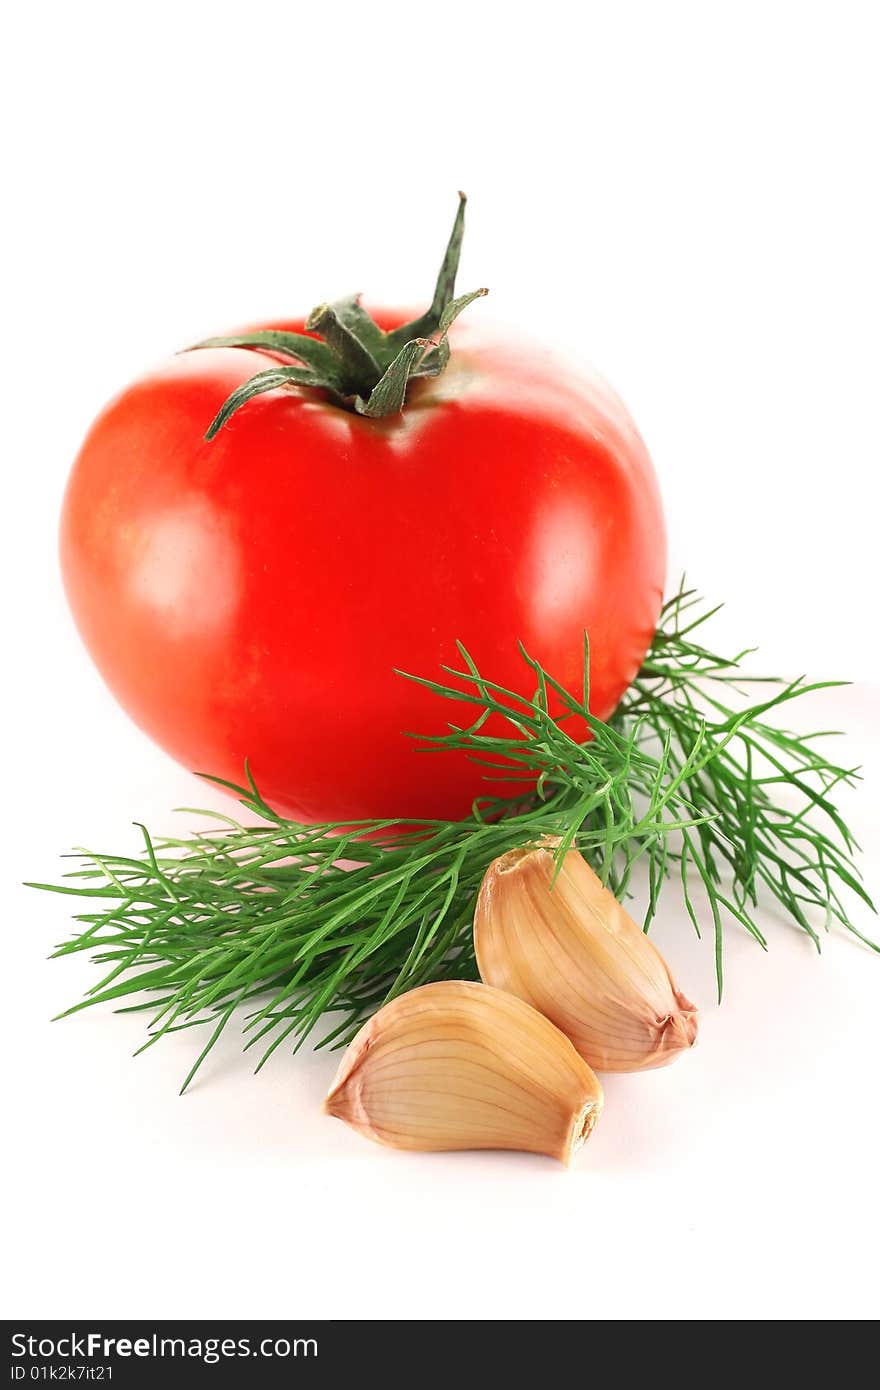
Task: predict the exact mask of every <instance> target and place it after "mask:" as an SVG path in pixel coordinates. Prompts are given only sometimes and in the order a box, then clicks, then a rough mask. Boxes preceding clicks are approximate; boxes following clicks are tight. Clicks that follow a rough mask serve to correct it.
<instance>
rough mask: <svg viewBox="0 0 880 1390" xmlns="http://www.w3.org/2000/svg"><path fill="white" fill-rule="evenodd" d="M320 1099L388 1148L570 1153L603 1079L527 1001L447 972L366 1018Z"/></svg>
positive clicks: (590, 1122) (586, 1129)
mask: <svg viewBox="0 0 880 1390" xmlns="http://www.w3.org/2000/svg"><path fill="white" fill-rule="evenodd" d="M324 1109H325V1111H327V1113H328V1114H331V1115H336V1116H337V1117H338V1118H339V1119H340V1120H345V1121H346V1123H347V1124H349V1125H351V1126H352V1127H353V1128H354V1129H357V1130H359V1131H360V1133H361V1134H364V1135H366V1136H367V1138H369V1139H374V1140H376V1141H377V1142H378V1143H380V1144H388V1145H390V1146H392V1147H393V1148H399V1149H422V1150H442V1149H523V1150H526V1151H529V1152H532V1153H543V1154H549V1155H550V1156H551V1157H552V1158H558V1159H560V1160H561V1162H563V1163H565V1164H568V1163H569V1162H570V1161H571V1158H572V1156H573V1155H574V1153H576V1152H577V1150H578V1149H579V1148H580V1146H581V1145H582V1144H583V1143H584V1141H585V1140H586V1139H587V1137H588V1135H589V1134H590V1132H591V1130H592V1128H593V1126H594V1124H595V1122H596V1120H597V1119H598V1117H599V1115H600V1113H601V1111H602V1087H601V1085H600V1084H599V1081H598V1079H597V1077H596V1076H594V1074H593V1072H592V1071H591V1069H590V1067H589V1066H588V1065H587V1064H586V1062H584V1060H583V1058H581V1057H579V1056H578V1054H577V1052H576V1051H575V1049H574V1048H573V1047H572V1045H571V1043H570V1042H569V1040H568V1038H566V1037H565V1036H564V1035H563V1034H562V1033H560V1032H559V1030H558V1028H555V1027H554V1026H553V1024H552V1023H550V1022H548V1020H547V1019H546V1018H543V1017H542V1016H541V1015H540V1014H539V1013H536V1011H535V1010H534V1009H532V1008H530V1007H529V1005H527V1004H524V1003H523V1002H522V1001H521V1000H519V999H516V998H514V996H513V995H511V994H503V993H502V992H501V991H500V990H496V989H492V988H490V986H489V985H484V984H476V983H474V982H470V981H462V980H448V981H439V982H438V983H436V984H430V985H422V986H421V988H419V989H414V990H411V991H410V993H409V994H402V995H400V996H399V997H398V998H396V999H393V1000H391V1002H390V1003H388V1004H386V1005H385V1006H384V1008H381V1009H380V1010H379V1012H378V1013H377V1014H375V1015H374V1016H373V1018H371V1019H370V1020H369V1021H368V1022H367V1023H366V1024H365V1025H364V1027H363V1028H362V1029H361V1031H360V1032H359V1033H358V1034H357V1036H356V1037H355V1039H354V1040H353V1042H352V1043H351V1044H350V1046H349V1048H348V1051H347V1052H346V1053H345V1056H344V1057H343V1059H342V1063H341V1065H340V1067H339V1071H338V1073H337V1075H336V1080H335V1081H334V1082H333V1085H332V1086H331V1088H330V1092H329V1095H328V1096H327V1099H326V1101H325V1102H324Z"/></svg>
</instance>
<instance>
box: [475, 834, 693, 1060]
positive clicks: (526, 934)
mask: <svg viewBox="0 0 880 1390" xmlns="http://www.w3.org/2000/svg"><path fill="white" fill-rule="evenodd" d="M558 843H559V842H558V841H557V840H550V839H546V840H544V841H542V842H541V843H540V844H537V845H527V846H525V847H523V848H522V849H518V850H513V851H511V852H510V853H509V854H505V855H502V856H501V857H500V858H499V859H496V860H495V861H494V862H493V863H492V864H490V866H489V868H488V870H487V872H486V875H485V878H484V879H483V884H482V887H481V889H480V894H479V898H478V900H477V910H476V915H475V919H474V944H475V948H476V955H477V964H478V966H479V969H480V975H481V976H482V978H483V980H485V981H486V983H487V984H490V985H494V986H495V987H496V988H498V989H503V990H508V991H509V992H510V993H511V994H515V995H517V996H518V997H519V998H520V999H523V1000H525V1001H526V1002H527V1003H529V1004H531V1005H533V1006H534V1008H536V1009H539V1010H540V1012H541V1013H543V1014H545V1015H546V1016H547V1018H549V1019H551V1020H552V1021H553V1022H554V1023H555V1024H556V1026H557V1027H558V1028H560V1029H561V1030H562V1032H563V1033H565V1034H566V1036H567V1037H569V1038H571V1041H572V1042H573V1044H574V1046H575V1047H576V1048H577V1050H578V1052H579V1053H580V1055H581V1056H582V1057H583V1058H585V1060H586V1061H588V1062H589V1064H590V1065H591V1066H593V1067H595V1068H596V1069H597V1071H642V1070H646V1069H647V1068H649V1067H661V1066H665V1065H666V1063H667V1062H671V1061H673V1060H674V1059H675V1058H676V1057H677V1056H678V1055H679V1054H680V1053H681V1052H684V1051H685V1050H686V1049H687V1048H689V1047H691V1046H692V1045H693V1043H694V1040H695V1038H696V1036H697V1011H696V1008H695V1007H694V1005H693V1004H691V1003H690V1002H689V1001H688V1000H687V999H686V998H685V996H684V995H683V994H682V993H681V991H680V990H678V989H677V988H676V986H675V984H674V982H673V980H672V977H671V975H670V973H669V969H668V967H667V965H666V962H665V961H664V959H663V957H662V956H661V955H660V952H659V951H658V950H657V949H656V947H655V946H654V945H653V944H652V942H651V941H649V939H648V937H647V936H646V935H645V933H644V932H643V931H641V930H640V928H639V927H638V926H637V925H636V923H635V922H634V921H633V920H632V918H631V917H630V916H629V914H628V913H627V912H626V910H625V909H624V908H623V907H622V906H621V904H620V903H619V902H618V901H617V899H616V898H615V897H614V895H613V894H612V893H611V892H610V891H609V890H608V889H607V888H605V887H604V886H603V884H602V883H601V882H600V880H599V879H598V877H597V876H596V874H595V873H594V872H593V870H592V869H591V868H590V866H589V864H588V863H587V862H586V860H585V859H584V858H583V856H582V855H581V854H579V853H578V851H577V850H569V851H568V852H567V853H566V854H565V855H564V857H563V860H562V863H561V865H560V866H559V870H558V873H557V872H556V870H557V864H556V854H555V851H556V848H557V846H558ZM554 874H555V875H556V877H555V881H554Z"/></svg>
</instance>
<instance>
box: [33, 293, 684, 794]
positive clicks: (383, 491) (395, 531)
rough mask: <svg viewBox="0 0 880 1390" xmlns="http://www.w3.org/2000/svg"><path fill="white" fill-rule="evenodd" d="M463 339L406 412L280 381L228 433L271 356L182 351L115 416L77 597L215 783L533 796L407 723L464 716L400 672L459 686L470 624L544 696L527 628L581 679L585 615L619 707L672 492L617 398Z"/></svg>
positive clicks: (597, 676)
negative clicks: (444, 667) (217, 418)
mask: <svg viewBox="0 0 880 1390" xmlns="http://www.w3.org/2000/svg"><path fill="white" fill-rule="evenodd" d="M375 316H376V318H377V319H378V321H379V322H380V324H381V325H382V326H383V327H386V328H388V327H393V326H396V325H397V324H399V323H402V322H404V321H405V320H406V318H407V317H408V316H407V315H405V314H403V313H399V314H398V313H394V312H393V311H388V312H385V313H384V314H383V313H379V312H377V313H376V315H375ZM261 327H270V328H286V329H291V330H294V331H297V332H301V331H302V330H303V324H302V322H301V321H300V322H284V323H272V324H265V325H261ZM451 343H452V348H453V351H452V358H451V361H450V364H449V366H448V368H447V370H446V372H445V373H444V374H443V375H442V376H440V377H438V378H437V379H435V380H432V381H419V382H415V383H413V384H412V386H411V388H410V392H409V396H408V399H407V405H406V408H405V410H404V412H403V414H402V415H400V416H396V417H394V418H390V419H383V420H368V419H364V418H362V417H360V416H357V415H355V414H353V413H349V412H348V411H345V410H343V409H341V408H339V407H338V406H336V405H333V404H330V403H328V402H326V401H324V400H323V399H321V398H320V396H319V395H318V394H317V393H314V392H312V393H307V392H297V391H294V390H279V391H272V392H270V393H267V394H266V395H264V396H260V397H258V398H255V399H254V400H252V401H250V402H249V403H248V404H247V405H246V406H244V407H243V408H242V409H241V410H239V411H238V412H237V413H236V414H235V415H234V416H233V417H232V418H231V419H230V421H229V422H228V423H227V424H226V425H225V426H224V427H223V429H221V430H220V432H219V433H218V434H217V436H216V438H215V439H214V440H213V441H212V442H211V443H206V442H205V440H204V434H205V431H206V429H207V427H208V425H209V424H210V422H211V420H212V419H213V417H214V415H215V414H216V412H217V410H218V409H219V408H220V406H221V405H222V403H223V401H224V400H225V398H226V397H227V396H228V395H229V393H230V392H231V391H232V390H233V389H234V388H235V387H237V386H238V385H240V384H241V383H242V382H244V381H246V380H247V379H248V378H249V377H250V376H253V375H254V373H255V372H257V371H259V370H261V369H262V368H263V367H265V366H268V365H271V359H269V358H267V356H266V355H265V354H262V353H257V352H253V351H249V350H246V349H242V348H220V349H205V350H199V351H193V352H188V353H182V354H180V355H179V356H177V357H174V358H171V359H170V360H169V361H167V362H166V363H164V364H163V365H162V366H160V367H159V368H157V369H156V370H154V371H152V372H150V373H148V374H147V375H146V376H144V377H142V378H141V379H140V380H138V381H136V382H135V383H133V384H132V385H131V386H129V387H128V388H127V389H126V390H124V391H123V392H122V393H121V394H120V395H118V396H117V397H116V398H115V399H114V400H113V401H111V402H110V404H109V405H108V406H107V407H106V408H105V409H104V411H102V413H101V414H100V415H99V417H98V419H97V420H96V421H95V423H94V425H93V426H92V428H91V430H90V432H89V434H88V436H87V438H86V440H85V442H84V444H83V446H82V449H81V451H80V453H79V456H78V458H77V460H76V463H75V465H74V468H73V471H72V474H71V477H70V481H69V483H68V487H67V492H66V495H65V500H64V506H63V510H62V519H61V561H62V572H63V576H64V582H65V587H66V590H67V594H68V598H69V601H70V605H71V608H72V610H73V613H74V617H75V619H76V622H77V624H78V627H79V629H80V632H81V634H82V637H83V639H84V641H85V643H86V645H87V647H88V648H89V650H90V652H91V654H92V656H93V658H94V660H95V662H96V664H97V666H98V668H99V670H100V671H101V673H102V675H103V677H104V679H105V680H106V682H107V684H108V685H109V687H110V689H111V690H112V691H113V693H114V694H115V695H116V697H117V699H118V700H119V701H120V703H121V704H122V705H123V706H124V708H125V709H126V710H127V711H128V713H129V714H130V715H131V716H132V717H133V718H134V719H135V720H136V722H137V723H138V724H139V725H140V726H141V727H142V728H143V729H144V730H145V731H146V732H147V733H148V734H149V735H150V736H151V737H152V738H153V739H155V740H156V742H157V743H159V744H160V745H161V746H162V747H163V748H165V749H166V750H167V751H168V752H169V753H171V754H172V756H174V757H175V758H176V759H178V760H179V761H180V762H181V763H183V764H184V765H185V766H187V767H189V768H190V769H192V770H193V771H196V772H206V773H211V774H213V775H215V776H218V777H223V778H227V779H229V780H230V781H233V782H236V783H241V782H242V781H243V779H244V763H245V759H246V758H247V759H248V760H249V763H250V767H251V770H252V773H253V775H254V777H255V779H256V781H257V784H258V785H259V787H260V789H261V791H262V793H263V795H264V796H265V797H266V799H267V800H268V801H269V802H270V803H271V804H272V805H273V806H274V807H276V808H277V809H278V810H280V811H282V812H284V813H285V814H288V815H291V816H294V817H295V818H298V819H302V820H309V821H314V820H320V821H345V820H351V819H358V820H359V819H367V818H372V817H381V816H405V817H420V818H421V817H425V818H446V817H449V818H455V817H459V816H463V815H465V814H467V812H468V810H469V808H470V805H471V803H472V801H473V799H474V797H476V796H481V795H485V794H487V792H493V791H494V792H498V791H506V792H508V793H509V792H510V790H511V788H510V784H509V783H508V784H506V785H502V786H499V785H498V784H496V785H494V786H493V785H492V784H491V783H489V782H487V781H486V778H485V773H484V771H483V769H481V768H480V767H479V766H478V765H477V764H475V763H474V762H472V761H470V760H468V759H467V758H465V757H464V756H463V755H461V754H457V753H454V752H446V751H444V752H442V753H437V752H432V753H425V752H424V751H421V752H420V751H418V745H417V743H416V742H415V741H414V740H412V739H410V738H407V737H405V733H406V732H407V731H417V732H421V733H428V734H432V733H433V734H436V733H442V732H444V730H445V720H446V719H447V718H450V717H452V718H455V717H456V715H455V710H454V709H452V708H451V707H449V706H447V705H445V703H443V702H441V701H440V700H439V699H438V697H437V696H436V695H433V694H431V693H430V692H429V691H426V690H424V689H423V688H421V687H419V686H416V685H414V684H413V683H412V682H409V681H405V680H403V679H401V677H400V676H398V675H395V674H394V670H395V668H399V669H402V670H405V671H408V672H411V673H413V674H415V675H420V676H426V677H428V678H442V677H441V675H440V665H441V663H448V664H450V665H453V666H457V667H460V665H461V660H460V657H459V655H458V652H457V651H456V647H455V643H456V640H457V639H458V640H460V641H461V642H463V643H464V645H465V646H466V648H467V649H468V651H469V652H470V654H471V656H472V657H473V658H474V659H475V661H476V662H477V664H478V666H479V667H480V669H481V670H482V671H483V672H484V673H485V674H486V675H488V676H490V677H491V679H493V680H495V681H497V682H499V683H500V684H503V685H506V686H508V687H510V688H511V689H513V690H516V691H519V692H520V693H522V694H525V695H531V694H532V692H533V689H534V677H533V676H532V673H531V672H529V671H528V669H527V668H526V667H525V665H524V663H523V661H522V658H521V657H520V655H519V652H518V649H517V643H518V642H519V641H522V643H523V644H524V645H525V647H526V649H527V650H528V651H529V653H530V654H531V655H532V656H534V657H536V658H537V659H538V660H539V661H540V662H541V663H542V664H543V665H544V666H545V667H546V668H547V670H548V671H550V672H551V673H552V674H553V675H554V676H555V677H556V678H557V679H558V680H560V681H561V682H562V684H563V685H565V686H567V687H569V688H572V689H574V690H578V689H579V688H580V685H581V680H582V669H583V633H584V630H585V629H586V630H587V631H588V632H589V635H590V650H591V709H592V711H593V713H594V714H596V715H598V716H599V717H606V716H607V715H609V714H610V713H611V712H612V710H613V709H614V708H615V706H616V705H617V703H618V701H619V699H620V697H621V695H622V694H623V692H624V691H625V690H626V688H627V686H628V685H629V684H630V682H631V680H632V679H633V677H634V675H635V673H636V671H637V670H638V667H639V665H640V664H641V661H642V659H643V657H644V654H645V652H646V650H647V647H648V645H649V643H650V640H651V637H652V635H653V632H654V627H655V624H656V621H657V617H658V614H659V610H660V605H661V601H662V594H663V586H664V580H665V569H666V542H665V531H664V524H663V515H662V508H661V503H660V497H659V492H658V488H657V483H656V479H655V476H654V471H653V468H652V465H651V462H650V459H649V457H648V454H647V451H646V449H645V446H644V444H643V443H642V441H641V439H640V437H639V435H638V433H637V431H636V429H635V427H634V425H633V424H632V421H631V420H630V418H629V416H628V415H627V413H626V410H625V409H624V407H623V406H622V404H621V403H620V401H619V400H618V399H617V397H616V396H615V395H614V394H613V392H611V391H610V389H609V388H608V387H607V386H605V385H604V383H601V382H599V381H598V380H596V379H592V378H585V377H574V376H571V375H570V374H568V373H566V371H565V370H564V368H560V366H559V364H558V363H556V362H555V361H554V360H552V359H551V358H549V357H548V356H547V355H546V354H544V353H542V352H541V351H540V349H535V348H531V347H519V348H517V347H512V346H510V345H509V344H507V343H506V342H504V341H501V340H497V341H496V340H494V339H493V338H491V337H490V336H489V335H487V334H485V333H484V332H483V331H482V330H480V329H477V328H475V327H473V326H472V325H470V324H465V323H462V325H461V326H459V325H458V324H457V325H456V326H455V329H454V330H453V333H452V335H451Z"/></svg>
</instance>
